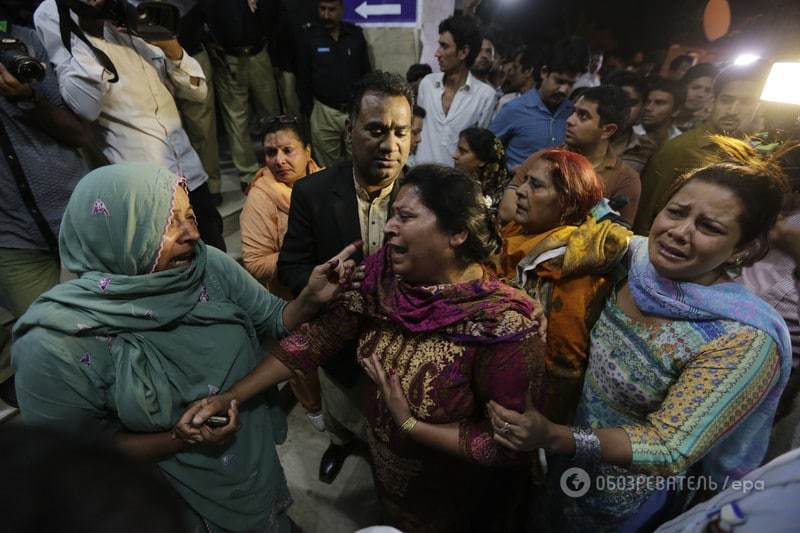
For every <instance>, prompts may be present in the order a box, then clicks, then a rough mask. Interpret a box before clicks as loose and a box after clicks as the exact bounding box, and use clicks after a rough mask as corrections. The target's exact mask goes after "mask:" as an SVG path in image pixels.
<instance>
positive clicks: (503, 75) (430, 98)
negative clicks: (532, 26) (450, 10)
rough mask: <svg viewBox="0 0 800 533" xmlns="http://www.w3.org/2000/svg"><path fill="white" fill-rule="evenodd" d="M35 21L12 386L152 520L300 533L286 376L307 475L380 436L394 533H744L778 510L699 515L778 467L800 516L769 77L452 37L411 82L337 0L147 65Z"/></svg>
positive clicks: (0, 143) (796, 286) (780, 152)
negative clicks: (235, 197) (117, 479)
mask: <svg viewBox="0 0 800 533" xmlns="http://www.w3.org/2000/svg"><path fill="white" fill-rule="evenodd" d="M22 4H25V2H12V3H10V4H9V7H5V6H0V20H2V19H3V18H4V17H5V19H7V20H8V21H9V22H10V21H12V20H13V22H12V23H9V24H7V27H6V30H0V32H2V31H5V33H7V34H8V36H9V37H10V38H13V39H18V40H19V41H20V42H22V43H24V45H25V46H26V47H27V50H28V52H29V53H30V55H31V56H32V57H34V58H35V59H36V60H37V61H39V62H41V63H42V64H43V65H47V68H46V69H45V71H44V73H43V78H42V79H41V80H39V81H30V80H20V79H17V77H15V76H14V75H13V74H12V72H11V71H10V70H9V68H8V67H7V66H4V65H3V64H2V63H0V148H2V150H3V154H4V156H5V157H4V160H3V162H2V163H0V178H2V179H3V184H4V187H0V225H2V227H3V230H2V234H0V304H2V305H3V306H4V307H6V308H7V309H8V310H9V311H10V312H11V313H12V314H13V315H14V317H15V318H16V323H15V325H14V330H13V338H12V341H11V342H12V344H11V354H12V360H11V365H10V366H9V364H8V363H7V362H6V363H5V364H3V363H4V362H3V361H0V365H1V366H0V380H2V382H3V387H2V389H0V394H2V397H3V399H4V400H5V401H7V402H8V403H11V404H13V405H18V406H19V409H20V412H21V415H22V420H23V422H24V424H25V425H26V426H29V427H39V428H44V429H45V431H44V432H41V433H38V432H37V433H36V434H35V437H36V438H37V439H40V440H44V439H48V438H53V437H52V434H51V433H49V431H63V432H66V433H69V434H73V435H74V434H79V435H80V436H81V438H82V439H83V440H85V441H88V442H89V445H90V446H92V447H93V448H90V449H92V450H94V451H93V452H91V453H96V454H98V456H99V457H100V458H101V459H102V460H103V461H105V462H106V463H104V464H109V465H111V464H112V463H113V464H115V465H117V466H109V467H108V468H109V469H113V468H117V467H118V468H120V469H121V470H120V471H130V475H131V476H132V477H134V478H137V479H138V478H139V477H141V480H140V481H138V482H137V483H136V487H137V490H139V493H136V494H133V496H131V499H130V500H121V501H138V502H142V503H141V505H143V506H146V507H148V508H149V506H151V505H152V506H153V508H154V509H156V510H157V511H158V512H157V513H156V514H154V516H162V515H163V523H156V522H158V521H157V520H151V521H152V522H153V525H152V529H153V530H162V529H163V530H165V531H167V530H173V531H174V530H177V529H180V528H184V529H185V530H186V531H276V532H277V531H282V532H283V531H287V532H288V531H290V530H292V527H293V524H292V522H291V520H290V518H289V514H288V512H289V509H290V507H291V504H292V496H291V494H290V492H289V489H288V485H287V481H286V478H285V476H284V473H283V469H282V467H281V464H280V461H279V458H278V454H277V452H276V445H278V444H280V443H282V442H283V441H284V439H285V438H286V432H287V425H286V413H285V412H284V411H283V410H282V403H281V402H280V401H279V400H278V396H279V393H278V385H280V384H282V383H284V382H288V386H289V387H290V388H291V391H292V392H293V394H294V396H295V397H296V398H297V399H298V401H299V403H300V404H301V405H302V408H303V409H304V411H305V413H306V415H307V417H308V421H309V423H310V424H311V425H312V426H313V427H314V428H315V429H316V430H317V431H319V432H324V433H325V434H326V435H327V436H328V437H329V438H330V445H329V446H328V448H327V450H326V451H325V452H324V454H323V456H322V457H321V458H320V459H321V460H320V465H319V479H320V481H322V482H325V483H335V482H336V479H337V474H338V473H339V471H340V469H341V467H342V465H343V463H344V462H345V461H346V459H347V457H348V455H349V454H351V453H352V452H353V449H354V447H355V446H357V443H359V442H361V443H364V444H366V446H367V448H368V450H369V456H370V466H371V469H372V474H373V480H374V489H375V492H376V495H377V497H378V500H379V501H380V504H381V510H382V514H381V517H380V523H382V524H386V525H388V526H392V527H394V528H396V529H395V530H399V531H406V532H425V531H430V532H450V531H452V532H462V531H476V532H477V531H481V532H484V531H498V532H499V531H538V530H547V531H551V530H552V531H564V530H569V531H652V530H655V529H656V528H658V527H659V526H661V527H664V528H665V530H669V531H683V530H684V529H683V528H684V527H686V528H687V529H686V530H687V531H688V530H692V531H696V530H702V529H689V528H697V527H699V526H698V524H699V525H700V526H703V527H705V526H706V525H709V527H716V528H719V529H720V530H724V531H730V530H731V529H730V527H733V525H741V524H744V523H745V522H746V518H747V513H749V512H752V513H753V514H754V516H755V515H756V514H757V511H758V509H759V505H760V506H762V508H763V506H765V505H768V504H769V502H770V499H769V498H761V499H755V500H753V499H750V500H747V501H748V505H747V506H746V508H747V513H746V512H745V511H743V510H742V509H743V508H745V505H744V503H742V507H736V509H735V510H734V511H731V510H730V506H731V505H734V504H735V502H736V501H737V498H738V497H741V498H742V501H743V502H744V497H745V496H747V494H746V492H747V491H744V492H739V493H737V492H735V490H734V492H731V491H730V490H729V491H723V490H714V489H716V488H720V489H721V488H724V487H727V486H728V485H729V480H740V479H745V480H746V479H751V480H752V479H753V476H756V475H762V474H763V475H764V476H765V477H764V479H776V477H777V478H778V479H781V478H780V474H779V473H780V472H782V473H783V474H784V476H785V477H788V479H789V480H790V481H791V483H789V484H788V485H787V483H786V482H784V483H783V484H781V483H777V482H776V483H775V485H776V486H781V487H786V486H791V487H793V490H794V492H788V494H792V495H794V496H783V497H784V498H786V499H785V500H784V501H786V502H787V505H786V506H784V508H782V509H781V510H779V511H776V512H775V515H776V517H775V520H776V523H780V524H792V523H793V522H792V520H791V519H789V518H787V517H788V516H790V515H791V514H792V513H794V514H795V515H796V513H797V511H795V510H794V509H793V506H792V505H790V504H788V502H789V501H790V499H791V498H795V499H796V496H797V488H798V487H799V486H800V484H798V483H797V480H798V479H799V477H798V475H797V464H798V462H797V456H796V454H794V455H793V453H794V452H790V450H792V449H794V448H797V447H800V430H799V429H798V426H800V397H798V392H800V378H798V375H800V374H798V371H797V370H796V368H797V366H798V363H800V306H799V302H798V300H799V298H798V292H800V138H797V139H794V138H793V136H794V137H797V136H796V134H795V133H793V130H782V137H781V138H780V139H779V140H778V141H777V142H776V141H774V139H773V138H772V137H769V136H768V135H765V134H761V133H760V132H762V131H765V130H767V131H769V130H770V129H771V128H773V129H774V125H773V124H771V123H769V117H767V116H766V114H765V113H764V112H763V109H762V107H761V103H760V100H759V96H760V92H761V89H762V87H763V84H764V82H765V79H766V75H767V71H768V66H769V65H768V64H767V63H766V62H762V61H759V62H755V63H753V64H750V65H747V66H738V65H727V64H711V63H699V64H695V63H696V59H695V57H694V56H691V55H682V56H679V57H677V58H675V59H674V60H672V61H671V62H670V63H669V65H668V68H667V69H665V75H664V76H663V77H662V76H660V75H657V74H653V73H651V72H641V71H639V70H637V69H636V68H634V67H626V66H625V65H614V67H613V68H608V66H607V65H606V66H604V65H603V53H602V51H600V50H597V49H590V47H589V46H588V44H587V43H586V41H585V40H583V39H581V38H578V37H567V38H564V39H562V40H559V41H557V42H554V43H551V45H549V46H546V47H537V46H535V45H534V44H532V43H527V44H523V43H522V42H521V41H522V39H513V38H509V37H508V36H504V35H503V32H502V29H498V28H495V27H491V26H489V27H486V25H482V24H481V22H480V21H479V20H480V17H479V16H473V15H475V13H467V12H465V13H456V14H454V15H452V16H450V17H448V18H446V19H444V20H442V21H441V23H440V24H439V27H438V29H439V40H438V49H437V51H436V60H437V62H438V65H437V67H438V68H437V69H436V71H435V72H434V69H433V68H431V66H430V65H423V64H415V65H411V66H410V67H409V69H408V71H407V72H406V73H403V74H401V73H393V72H383V71H380V70H373V68H372V66H371V60H370V51H369V45H368V44H367V41H366V39H365V37H364V34H363V31H362V30H361V29H360V28H359V27H358V26H355V25H353V24H350V23H347V22H344V21H343V20H342V15H343V9H344V2H342V1H341V0H318V1H317V2H315V7H314V9H313V11H312V15H313V17H310V16H306V18H303V16H301V15H302V14H299V10H298V9H297V8H296V6H295V8H293V10H289V9H287V7H286V4H285V3H283V2H278V1H267V0H225V1H220V0H217V1H215V0H198V2H196V3H195V4H194V5H193V6H192V7H191V8H190V9H188V10H184V11H183V12H182V13H181V14H182V18H183V24H182V25H181V30H180V32H179V33H178V34H177V35H176V36H175V37H174V38H171V39H158V40H152V39H151V40H150V41H148V40H145V39H144V38H142V37H141V36H139V35H137V34H136V33H135V32H133V31H131V29H130V28H125V27H121V26H120V21H119V20H118V19H117V18H115V12H114V9H116V8H117V7H116V6H118V5H119V3H118V2H109V1H107V0H44V1H43V2H41V3H39V4H38V7H37V8H36V9H35V13H34V14H33V17H32V23H33V26H32V27H26V26H25V25H24V23H23V22H21V21H20V20H18V19H17V18H15V17H12V15H18V14H19V13H20V12H22V11H23V10H22V8H21V7H20V5H22ZM469 4H472V3H469ZM466 11H470V9H466ZM501 36H502V37H501ZM0 57H1V56H0ZM217 117H219V118H221V120H222V130H221V131H224V138H225V139H227V146H228V147H229V149H230V158H231V159H232V162H233V166H234V167H235V169H236V174H237V179H238V181H239V182H240V183H241V188H242V191H243V192H244V193H245V194H246V201H245V204H244V208H243V210H242V213H241V219H240V225H241V250H242V257H241V261H240V262H237V260H235V259H234V258H232V257H230V256H229V255H227V254H226V253H225V251H226V250H225V241H224V239H223V228H222V218H221V216H220V214H219V211H218V210H217V207H218V206H219V203H220V201H221V194H220V190H221V189H220V175H221V173H220V144H221V143H220V138H219V136H218V130H217V124H216V120H217ZM254 117H255V119H254ZM254 128H257V129H258V140H259V142H260V143H261V146H262V148H263V152H262V153H261V156H262V159H261V161H259V160H258V156H259V154H257V151H256V150H255V149H254V146H253V139H252V137H253V133H252V132H253V130H254ZM757 134H758V135H757ZM766 137H769V138H768V139H767V140H766V141H765V140H764V139H765V138H766ZM62 267H63V269H65V270H66V271H68V272H71V273H73V276H72V278H73V279H70V280H68V281H65V282H63V283H59V276H60V270H61V268H62ZM9 442H14V443H23V442H25V437H24V436H15V437H14V439H13V441H9ZM101 445H108V446H111V447H113V448H115V449H116V452H111V451H110V450H108V449H106V448H98V446H101ZM15 446H17V444H15ZM19 446H22V444H19ZM42 449H43V448H42V447H38V446H31V447H30V454H29V457H27V458H25V457H23V458H21V459H15V461H17V462H16V464H15V470H13V473H14V475H15V476H17V477H19V478H24V476H25V472H26V470H25V469H28V470H27V471H30V472H32V474H31V475H32V476H33V475H35V476H37V477H35V479H37V480H38V479H42V477H43V476H42V474H41V472H40V470H41V469H37V468H38V467H37V462H39V461H40V459H38V457H40V456H41V455H43V454H44V452H43V451H42ZM119 452H121V453H122V454H123V455H124V456H127V457H128V458H130V457H133V458H135V459H136V460H139V461H144V462H145V463H146V464H152V465H154V469H155V470H156V471H157V472H158V474H159V475H158V476H157V477H159V478H161V479H156V478H155V477H152V476H151V477H148V476H150V475H151V474H152V472H148V473H147V474H143V473H142V472H141V471H139V470H136V469H134V467H133V466H132V463H128V462H127V461H128V460H129V459H124V458H120V457H118V456H116V455H113V454H114V453H119ZM787 452H789V453H788V455H786V454H787ZM19 453H20V452H19V451H17V452H15V454H11V453H10V454H9V455H11V456H13V457H19ZM48 453H49V452H48ZM79 453H80V452H77V451H74V450H73V448H72V447H71V446H70V447H68V448H67V449H66V451H65V452H64V456H65V457H67V456H68V455H69V454H73V455H75V456H77V455H79ZM87 453H89V452H87ZM35 454H39V455H35ZM23 455H24V454H23ZM45 455H46V454H45ZM779 456H780V457H779ZM776 457H777V458H778V459H777V460H776V462H775V463H770V465H767V466H763V467H762V468H760V469H759V467H760V466H761V465H762V464H764V463H765V461H767V460H769V459H774V458H776ZM48 464H49V463H48ZM52 468H53V469H55V470H58V469H59V468H60V465H57V464H53V465H52ZM87 468H90V467H88V466H87ZM126 469H127V470H126ZM791 469H794V470H791ZM106 470H108V469H106ZM576 472H578V473H581V472H582V474H583V475H585V476H586V478H585V479H584V480H583V481H581V483H584V484H586V487H587V491H586V492H583V493H582V494H581V495H580V496H579V497H576V496H575V495H574V494H572V493H570V490H569V489H570V488H572V489H575V490H577V489H580V488H581V487H580V486H579V485H575V475H576ZM687 477H688V478H691V479H694V480H695V483H694V485H697V484H698V482H697V480H705V485H703V483H700V485H702V486H701V489H702V490H696V486H692V484H691V483H689V484H688V485H687V484H683V483H677V482H675V483H661V481H663V480H664V479H672V480H675V479H686V478H687ZM31 479H34V478H33V477H32V478H31ZM609 479H611V480H616V483H612V484H608V482H607V480H609ZM164 480H165V481H166V484H164V483H163V481H164ZM603 480H606V481H605V482H604V481H603ZM109 482H110V483H111V482H112V481H109ZM42 483H46V482H45V481H42ZM86 483H87V484H91V480H86ZM565 483H566V485H565ZM167 485H168V486H169V487H170V488H171V490H169V489H167V488H166V486H167ZM26 486H27V485H26ZM769 486H770V487H772V485H769ZM141 487H152V488H151V489H150V490H152V491H153V494H160V492H159V491H163V492H165V494H169V496H165V497H164V498H163V499H157V498H154V497H152V495H150V496H147V495H146V494H145V493H146V492H147V490H145V489H141ZM565 487H566V488H565ZM75 488H78V487H75ZM119 490H120V491H123V490H125V489H124V486H123V485H120V488H119ZM717 492H719V494H717ZM98 498H100V499H101V500H102V497H101V496H100V495H99V494H98ZM156 500H158V501H157V502H156ZM731 502H734V504H732V503H731ZM45 503H46V504H49V503H48V502H45ZM695 505H697V507H696V508H695V509H693V510H690V508H692V507H693V506H695ZM751 507H752V509H751ZM93 512H94V511H93ZM109 512H110V511H109ZM684 512H686V514H682V513H684ZM731 513H733V514H731ZM62 514H63V513H62ZM36 515H37V513H36V512H35V511H32V510H31V509H30V507H27V506H25V507H23V508H21V509H20V511H19V512H18V513H17V514H16V515H14V516H13V517H12V521H13V520H17V522H12V523H14V524H17V525H18V527H19V529H20V530H34V529H36V527H38V526H36V524H41V523H43V522H37V520H40V519H39V518H38V517H37V516H36ZM78 515H79V514H78ZM78 515H76V516H78ZM63 516H65V518H64V520H68V518H67V517H66V515H63ZM120 516H127V515H124V514H123V515H120ZM151 518H152V517H151ZM75 520H78V521H76V522H75V524H78V523H84V522H85V517H82V518H81V517H80V516H78V518H76V519H75ZM97 520H102V518H98V519H97ZM670 520H672V521H671V522H669V521H670ZM736 520H739V521H738V522H736ZM666 522H669V524H666ZM65 523H66V522H65ZM109 523H111V522H109ZM177 523H180V526H176V525H175V524H177ZM794 523H796V521H795V522H794ZM76 527H77V526H76ZM120 527H122V526H120ZM754 527H755V526H754ZM726 528H727V529H726ZM67 529H69V527H67ZM762 529H764V528H763V527H762ZM87 530H88V529H87ZM736 530H737V531H738V530H739V529H736ZM745 530H747V531H750V530H752V531H755V530H756V529H742V531H745Z"/></svg>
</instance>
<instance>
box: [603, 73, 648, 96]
mask: <svg viewBox="0 0 800 533" xmlns="http://www.w3.org/2000/svg"><path fill="white" fill-rule="evenodd" d="M603 84H605V85H616V86H617V87H620V88H621V87H633V90H634V91H636V92H637V93H639V96H641V98H642V100H644V98H645V96H647V83H645V81H644V76H642V75H641V74H639V73H638V72H634V71H632V70H615V71H614V72H611V73H610V74H609V75H608V76H607V77H606V78H605V79H604V80H603Z"/></svg>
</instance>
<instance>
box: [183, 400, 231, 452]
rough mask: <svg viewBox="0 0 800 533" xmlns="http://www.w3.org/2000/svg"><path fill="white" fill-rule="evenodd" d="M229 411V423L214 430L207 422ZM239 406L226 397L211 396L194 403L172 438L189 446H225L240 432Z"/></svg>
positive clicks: (184, 415)
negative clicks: (216, 415) (214, 416)
mask: <svg viewBox="0 0 800 533" xmlns="http://www.w3.org/2000/svg"><path fill="white" fill-rule="evenodd" d="M226 410H227V415H228V423H227V424H226V425H224V426H222V427H219V428H213V427H211V426H209V425H207V424H206V423H205V422H206V420H208V417H210V416H212V415H215V414H217V413H224V412H226ZM240 428H241V424H240V422H239V404H238V402H237V401H236V400H230V399H228V398H227V396H226V395H224V394H222V395H218V396H209V397H207V398H203V399H202V400H199V401H196V402H194V403H193V404H192V405H191V406H189V408H188V409H187V410H186V412H184V413H183V416H181V419H180V420H179V421H178V423H177V424H176V425H175V428H173V430H172V438H173V439H180V440H182V441H183V442H185V443H187V444H211V445H221V444H225V443H226V442H228V441H229V440H230V438H231V437H232V436H233V435H234V434H235V433H236V432H238V431H239V429H240Z"/></svg>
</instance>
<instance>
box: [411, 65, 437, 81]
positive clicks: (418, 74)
mask: <svg viewBox="0 0 800 533" xmlns="http://www.w3.org/2000/svg"><path fill="white" fill-rule="evenodd" d="M431 72H433V69H432V68H431V66H430V65H428V64H427V63H414V64H413V65H411V66H410V67H408V70H407V71H406V81H407V82H408V83H414V82H415V81H419V80H421V79H422V78H424V77H425V76H427V75H428V74H430V73H431Z"/></svg>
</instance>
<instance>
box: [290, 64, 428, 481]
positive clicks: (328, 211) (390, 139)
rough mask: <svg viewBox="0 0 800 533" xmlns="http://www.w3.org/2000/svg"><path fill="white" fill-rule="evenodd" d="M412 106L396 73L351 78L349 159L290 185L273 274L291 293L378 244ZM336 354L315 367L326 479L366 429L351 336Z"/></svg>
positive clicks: (405, 149)
mask: <svg viewBox="0 0 800 533" xmlns="http://www.w3.org/2000/svg"><path fill="white" fill-rule="evenodd" d="M413 105H414V94H413V92H412V90H411V87H410V86H409V85H408V84H407V83H406V81H405V79H404V78H403V77H402V76H400V75H398V74H390V73H385V72H380V71H378V72H373V73H370V74H367V75H366V76H364V77H363V78H362V79H361V80H359V81H358V83H357V84H356V88H355V96H354V98H353V104H352V111H351V113H350V118H349V120H348V122H347V138H348V141H349V143H350V145H351V148H352V152H353V161H352V163H346V164H340V165H336V166H333V167H331V168H328V169H326V170H323V171H321V172H317V173H316V174H313V175H311V176H308V177H307V178H304V179H302V180H300V181H299V182H297V184H296V185H295V186H294V188H293V189H292V200H291V209H290V210H289V224H288V229H287V231H286V236H285V237H284V241H283V248H282V249H281V253H280V255H279V257H278V277H279V279H280V281H281V283H282V284H284V285H285V286H286V287H288V288H289V289H290V290H291V291H292V292H293V293H294V294H299V293H300V291H301V290H302V289H303V287H304V286H305V285H306V282H307V281H308V277H309V275H310V274H311V270H312V269H313V268H314V266H316V265H318V264H319V263H320V261H325V260H327V259H328V258H330V257H332V256H334V255H336V254H337V253H338V252H339V251H340V250H341V249H342V248H343V246H344V245H347V244H350V243H351V242H353V241H356V240H359V239H360V240H362V241H363V243H364V244H363V253H364V255H369V254H371V253H374V252H375V251H377V250H378V249H379V248H380V247H381V246H382V245H383V226H384V225H385V224H386V221H387V219H388V217H389V210H390V207H391V202H392V199H393V198H394V196H395V192H396V188H397V186H396V181H397V178H398V177H400V176H401V174H402V172H403V167H404V165H405V163H406V160H407V159H408V155H409V151H410V148H411V117H412V114H411V109H412V107H413ZM337 247H338V248H337ZM356 259H360V258H356ZM345 352H346V353H345ZM337 359H338V360H339V361H340V362H339V363H338V364H335V365H326V366H325V368H324V369H323V371H322V372H320V385H321V389H322V400H323V414H324V418H325V426H326V429H327V430H328V433H329V434H330V436H331V445H330V446H329V447H328V450H327V451H326V452H325V454H324V455H323V457H322V462H321V464H320V472H319V473H320V480H321V481H324V482H326V483H331V482H332V481H333V480H334V479H335V477H336V475H337V474H338V472H339V469H340V468H341V466H342V464H343V462H344V460H345V458H346V457H347V455H348V453H349V450H348V446H347V445H348V443H349V442H350V441H351V440H352V438H353V436H354V435H356V436H364V435H365V434H366V422H365V420H364V417H363V416H362V415H361V414H360V412H359V410H358V409H357V407H356V406H355V393H354V392H355V391H354V389H355V385H356V382H357V380H358V378H359V377H360V376H361V375H362V374H361V372H360V369H359V367H358V366H357V364H356V361H355V342H353V343H352V344H351V345H350V346H349V347H348V348H347V349H346V350H344V351H343V353H342V354H341V356H340V357H339V358H337Z"/></svg>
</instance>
